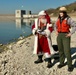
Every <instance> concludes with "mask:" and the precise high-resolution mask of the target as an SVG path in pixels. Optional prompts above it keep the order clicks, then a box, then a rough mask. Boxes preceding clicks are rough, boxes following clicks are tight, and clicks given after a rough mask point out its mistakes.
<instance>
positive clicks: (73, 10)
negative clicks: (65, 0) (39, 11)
mask: <svg viewBox="0 0 76 75" xmlns="http://www.w3.org/2000/svg"><path fill="white" fill-rule="evenodd" d="M64 6H65V7H66V8H67V12H68V13H69V14H73V15H76V2H74V3H71V4H68V5H64ZM60 7H61V6H60ZM60 7H58V8H56V9H52V8H50V9H47V10H46V12H47V13H48V14H50V15H51V16H57V15H58V12H59V11H58V10H59V8H60Z"/></svg>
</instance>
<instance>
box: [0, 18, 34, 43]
mask: <svg viewBox="0 0 76 75" xmlns="http://www.w3.org/2000/svg"><path fill="white" fill-rule="evenodd" d="M32 24H33V20H29V19H15V20H7V21H3V20H2V21H0V44H7V43H9V42H12V41H15V39H18V38H19V37H20V36H25V37H27V36H29V35H30V34H31V33H32V32H31V25H32Z"/></svg>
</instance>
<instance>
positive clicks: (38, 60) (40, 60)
mask: <svg viewBox="0 0 76 75" xmlns="http://www.w3.org/2000/svg"><path fill="white" fill-rule="evenodd" d="M42 56H43V55H40V56H38V59H37V60H36V61H35V62H34V63H35V64H38V63H42V62H43V60H42Z"/></svg>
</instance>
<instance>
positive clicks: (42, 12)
mask: <svg viewBox="0 0 76 75" xmlns="http://www.w3.org/2000/svg"><path fill="white" fill-rule="evenodd" d="M40 15H46V13H45V11H44V10H42V11H40V12H39V14H38V16H40Z"/></svg>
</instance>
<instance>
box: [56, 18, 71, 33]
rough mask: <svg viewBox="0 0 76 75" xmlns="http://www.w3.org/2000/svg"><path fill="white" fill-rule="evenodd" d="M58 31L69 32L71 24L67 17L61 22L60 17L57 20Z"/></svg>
mask: <svg viewBox="0 0 76 75" xmlns="http://www.w3.org/2000/svg"><path fill="white" fill-rule="evenodd" d="M56 25H57V31H58V32H69V28H70V25H68V24H67V19H64V20H63V21H62V23H60V19H58V21H57V22H56Z"/></svg>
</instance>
